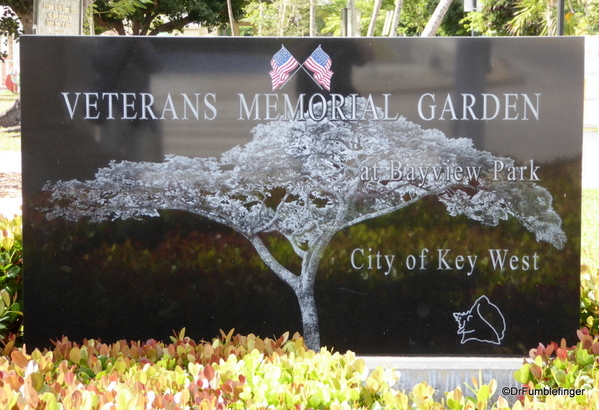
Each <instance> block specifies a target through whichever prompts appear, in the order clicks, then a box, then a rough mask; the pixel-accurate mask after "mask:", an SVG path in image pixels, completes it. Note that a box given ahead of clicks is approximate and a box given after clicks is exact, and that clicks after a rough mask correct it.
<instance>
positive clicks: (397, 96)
mask: <svg viewBox="0 0 599 410" xmlns="http://www.w3.org/2000/svg"><path fill="white" fill-rule="evenodd" d="M583 46H584V43H583V40H582V39H580V38H497V39H489V38H434V39H420V38H402V39H378V38H376V39H374V38H369V39H333V38H326V39H325V38H320V39H274V38H273V39H249V38H242V39H239V38H237V39H233V38H210V39H180V38H177V39H174V38H114V37H110V38H99V37H76V38H75V37H73V38H66V37H64V38H62V37H39V36H32V37H25V38H23V39H22V50H21V53H22V54H21V55H22V64H21V66H22V78H23V81H22V83H23V90H22V101H23V113H22V117H23V129H22V132H23V136H22V141H23V194H24V218H25V219H24V240H25V243H24V252H25V254H24V261H25V274H24V276H25V284H24V286H25V337H26V342H27V344H28V346H30V347H33V346H40V345H45V344H47V343H48V339H50V338H56V337H60V336H61V335H63V334H64V335H67V336H69V337H70V338H71V339H74V340H77V339H82V338H102V340H103V341H106V342H108V341H114V340H117V339H122V338H125V339H136V340H140V339H141V340H144V339H148V338H157V339H164V338H167V337H168V335H170V334H172V330H178V329H181V328H182V327H186V329H187V334H188V335H190V336H192V337H194V338H197V339H199V338H211V337H213V336H215V335H217V334H218V330H219V329H224V330H229V329H231V328H235V329H236V331H238V332H241V333H255V334H259V335H261V336H271V335H280V334H282V333H283V332H285V331H288V330H289V331H292V332H294V331H299V332H301V333H302V334H303V335H304V336H305V338H306V340H307V342H308V344H309V345H310V346H312V347H317V346H319V345H322V346H330V347H333V348H335V349H336V350H342V351H343V350H345V349H352V350H354V351H356V352H358V353H363V354H466V355H470V354H476V355H480V354H493V355H514V354H518V355H519V354H522V353H525V352H527V351H528V349H530V348H531V347H534V346H536V345H537V343H539V342H549V341H551V340H560V339H561V338H562V337H570V336H574V335H575V330H576V329H577V326H578V316H579V264H580V262H579V244H580V196H581V195H580V194H581V187H580V186H581V152H582V104H583ZM40 67H44V69H43V70H40Z"/></svg>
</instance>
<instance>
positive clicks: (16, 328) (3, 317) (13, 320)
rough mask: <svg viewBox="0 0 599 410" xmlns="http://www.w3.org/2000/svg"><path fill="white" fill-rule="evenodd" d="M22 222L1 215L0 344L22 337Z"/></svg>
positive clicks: (18, 219) (19, 219)
mask: <svg viewBox="0 0 599 410" xmlns="http://www.w3.org/2000/svg"><path fill="white" fill-rule="evenodd" d="M22 223H23V222H22V218H21V217H20V216H17V217H15V218H14V219H7V218H5V217H3V216H2V215H0V340H4V341H6V339H7V336H8V335H9V334H12V335H17V336H19V337H21V336H22V323H23V321H22V317H23V314H22V313H21V312H22V307H23V306H22V304H23V296H22V287H23V286H22V278H23V276H22V272H23V236H22Z"/></svg>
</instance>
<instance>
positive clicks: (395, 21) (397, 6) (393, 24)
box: [389, 0, 403, 37]
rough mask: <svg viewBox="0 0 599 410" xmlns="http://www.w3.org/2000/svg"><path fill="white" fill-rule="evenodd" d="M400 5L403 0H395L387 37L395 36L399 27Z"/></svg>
mask: <svg viewBox="0 0 599 410" xmlns="http://www.w3.org/2000/svg"><path fill="white" fill-rule="evenodd" d="M402 7H403V0H395V9H394V10H393V21H392V22H391V30H390V31H389V37H397V27H399V17H400V16H401V8H402Z"/></svg>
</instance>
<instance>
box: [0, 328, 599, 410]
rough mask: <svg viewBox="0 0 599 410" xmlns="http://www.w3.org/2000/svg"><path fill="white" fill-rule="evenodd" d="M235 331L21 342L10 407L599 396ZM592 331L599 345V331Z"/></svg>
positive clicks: (9, 358) (321, 409) (205, 409)
mask: <svg viewBox="0 0 599 410" xmlns="http://www.w3.org/2000/svg"><path fill="white" fill-rule="evenodd" d="M233 333H234V331H233V330H231V331H230V332H229V333H227V334H225V333H224V332H223V331H222V330H221V336H220V337H219V338H215V339H213V340H212V341H210V342H206V341H200V342H195V341H193V340H191V339H190V338H188V337H185V329H183V330H182V331H181V332H179V333H176V334H175V337H171V339H172V343H170V344H164V343H161V342H157V341H155V340H153V339H151V340H148V341H146V342H139V341H138V342H127V341H124V340H122V341H119V342H117V343H114V344H105V343H102V342H101V341H100V340H84V341H83V343H81V344H77V343H74V342H71V341H69V340H68V339H67V338H66V337H64V338H63V339H61V340H57V341H55V342H54V347H53V348H52V349H45V350H43V351H40V350H38V349H35V350H34V351H33V352H32V353H30V354H29V353H27V352H26V350H25V348H24V347H23V348H14V345H13V344H12V342H11V343H9V344H8V345H7V346H6V347H5V348H4V351H3V352H2V353H3V355H1V356H0V408H5V409H48V410H57V409H62V410H69V409H77V410H90V409H101V410H108V409H115V410H121V409H122V410H127V409H202V410H211V409H269V410H270V409H273V410H277V409H297V410H304V409H305V410H308V409H315V410H316V409H318V410H329V409H330V410H349V409H373V410H374V409H376V410H378V409H391V410H393V409H421V410H424V409H439V410H440V409H450V410H475V409H476V410H485V409H512V410H520V409H578V408H580V409H582V408H591V407H590V406H591V404H590V403H593V401H592V400H599V388H597V386H598V385H599V379H597V380H595V381H594V382H593V383H592V385H589V386H588V387H589V390H588V391H587V394H585V395H583V396H576V397H569V396H548V397H539V396H526V397H523V398H522V400H521V401H517V402H516V403H515V404H514V405H510V404H509V403H508V401H507V400H506V399H505V398H503V397H501V396H500V397H498V398H497V399H494V398H493V396H494V395H495V393H496V390H497V387H498V386H497V383H496V382H495V381H494V380H493V381H491V382H490V383H488V384H483V383H482V382H481V381H480V380H476V379H473V380H472V382H471V383H472V384H471V385H466V388H467V389H468V390H469V391H470V394H469V395H466V394H464V393H463V392H462V389H461V388H460V387H457V388H456V389H454V390H453V391H451V392H446V393H445V394H444V396H443V398H442V399H440V400H437V399H435V397H434V395H435V393H436V391H435V389H434V388H433V387H432V386H429V385H427V384H426V383H419V384H418V385H416V386H414V387H413V388H412V389H411V390H410V391H409V392H407V393H406V392H400V391H397V390H396V389H395V388H394V385H395V384H396V382H397V380H398V378H399V377H400V374H399V372H397V371H394V370H391V369H384V368H382V367H377V368H376V369H374V370H372V371H371V370H370V369H367V368H366V366H365V362H364V360H363V359H361V358H357V357H356V356H355V354H354V353H353V352H351V351H348V352H346V353H345V354H341V353H339V352H332V351H329V350H327V349H326V348H322V349H321V350H320V351H319V352H314V351H312V350H308V349H307V348H306V346H305V344H304V341H303V338H301V337H300V336H299V335H298V334H295V335H294V336H293V337H291V338H290V337H289V333H285V334H284V335H282V336H281V337H279V338H278V339H269V338H264V339H261V338H259V337H256V336H255V335H252V334H250V335H248V336H242V335H239V334H237V335H233ZM583 339H584V341H581V343H585V346H586V345H588V344H589V343H591V347H590V348H591V350H592V346H593V345H594V344H595V343H596V344H597V345H598V346H599V341H598V339H593V340H592V341H589V339H588V338H586V337H584V336H583ZM552 346H553V345H552ZM560 349H562V348H561V347H560ZM534 350H535V352H536V353H539V354H538V355H537V356H535V363H536V361H538V362H542V361H543V360H546V358H545V356H547V355H548V354H549V350H548V349H547V348H543V349H540V348H537V349H534ZM562 350H563V351H566V352H572V351H574V350H575V349H574V348H563V349H562ZM579 350H580V349H579ZM587 353H588V351H587ZM559 354H562V353H561V350H560V353H559ZM568 354H570V353H568ZM575 356H576V354H575ZM536 357H539V358H540V359H537V358H536ZM547 357H548V356H547ZM585 357H586V356H585ZM577 360H578V359H577ZM581 360H583V361H584V360H587V359H585V358H582V359H581ZM585 363H586V362H585ZM524 373H525V372H522V374H524ZM595 402H596V401H595Z"/></svg>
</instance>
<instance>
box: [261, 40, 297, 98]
mask: <svg viewBox="0 0 599 410" xmlns="http://www.w3.org/2000/svg"><path fill="white" fill-rule="evenodd" d="M270 65H271V66H272V71H270V72H269V73H268V74H270V76H271V77H272V89H273V91H274V90H276V89H277V88H279V87H280V86H282V85H284V84H285V82H286V81H287V80H288V79H289V73H290V72H291V71H293V69H294V68H295V67H297V66H298V65H299V63H298V62H297V60H296V59H295V58H293V56H292V55H291V53H290V52H289V51H287V49H286V48H285V46H281V49H280V50H279V51H277V52H276V53H275V55H274V56H272V60H270Z"/></svg>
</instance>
